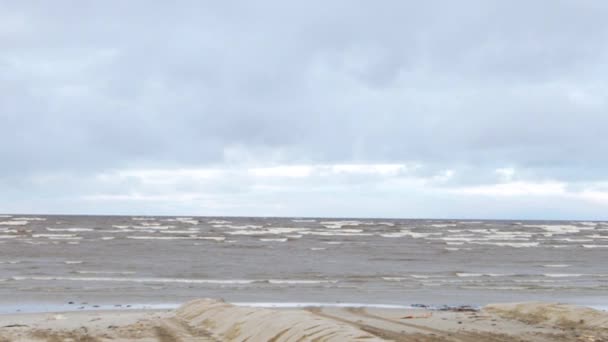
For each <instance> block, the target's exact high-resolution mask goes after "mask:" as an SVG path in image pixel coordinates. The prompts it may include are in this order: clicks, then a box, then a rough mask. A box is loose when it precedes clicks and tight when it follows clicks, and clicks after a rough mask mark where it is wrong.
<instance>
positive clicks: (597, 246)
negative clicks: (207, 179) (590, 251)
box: [583, 245, 608, 248]
mask: <svg viewBox="0 0 608 342" xmlns="http://www.w3.org/2000/svg"><path fill="white" fill-rule="evenodd" d="M583 248H608V245H583Z"/></svg>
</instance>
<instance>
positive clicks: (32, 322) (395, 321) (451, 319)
mask: <svg viewBox="0 0 608 342" xmlns="http://www.w3.org/2000/svg"><path fill="white" fill-rule="evenodd" d="M245 340H247V341H250V342H251V341H275V342H278V341H385V340H386V341H520V340H524V341H607V340H608V313H606V312H603V311H597V310H593V309H589V308H584V307H576V306H571V305H563V304H548V303H521V304H494V305H488V306H485V307H484V308H482V309H481V310H471V309H466V308H465V309H462V308H461V309H453V310H429V309H425V308H419V309H380V308H340V307H310V308H302V309H266V308H256V307H240V306H234V305H231V304H227V303H224V302H222V301H217V300H211V299H200V300H195V301H191V302H188V303H186V304H184V305H183V306H181V307H180V308H178V309H176V310H118V311H116V310H115V311H78V312H64V313H35V314H6V315H0V341H2V342H5V341H164V342H166V341H245Z"/></svg>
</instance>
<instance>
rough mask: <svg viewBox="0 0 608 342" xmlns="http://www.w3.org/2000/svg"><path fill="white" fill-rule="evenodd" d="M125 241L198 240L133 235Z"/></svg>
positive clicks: (188, 237) (183, 237)
mask: <svg viewBox="0 0 608 342" xmlns="http://www.w3.org/2000/svg"><path fill="white" fill-rule="evenodd" d="M127 239H133V240H198V239H199V238H198V237H196V236H147V235H133V236H127Z"/></svg>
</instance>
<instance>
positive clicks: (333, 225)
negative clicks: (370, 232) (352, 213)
mask: <svg viewBox="0 0 608 342" xmlns="http://www.w3.org/2000/svg"><path fill="white" fill-rule="evenodd" d="M319 224H320V225H322V226H323V227H325V228H329V229H340V228H342V227H344V226H359V225H362V224H363V222H361V221H323V222H320V223H319Z"/></svg>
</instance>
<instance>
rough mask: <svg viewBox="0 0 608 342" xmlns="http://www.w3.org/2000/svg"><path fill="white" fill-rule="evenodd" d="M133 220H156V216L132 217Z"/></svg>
mask: <svg viewBox="0 0 608 342" xmlns="http://www.w3.org/2000/svg"><path fill="white" fill-rule="evenodd" d="M131 220H133V221H156V218H154V217H131Z"/></svg>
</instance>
